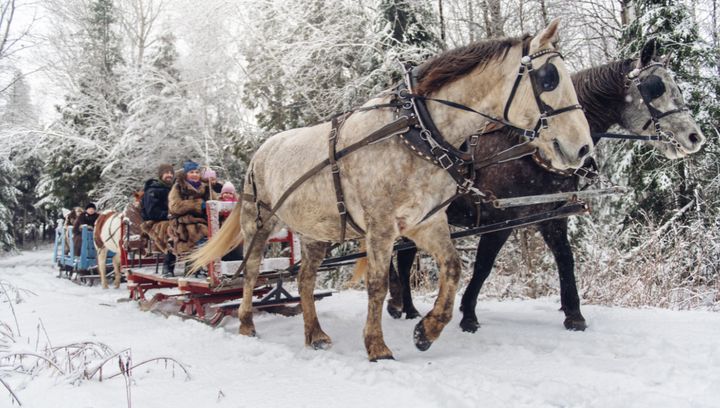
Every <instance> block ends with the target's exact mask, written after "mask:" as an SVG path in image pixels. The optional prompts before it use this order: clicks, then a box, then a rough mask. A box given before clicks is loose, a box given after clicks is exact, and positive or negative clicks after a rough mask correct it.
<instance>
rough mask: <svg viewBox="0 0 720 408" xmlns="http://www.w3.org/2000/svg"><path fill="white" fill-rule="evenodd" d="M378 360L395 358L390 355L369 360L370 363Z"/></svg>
mask: <svg viewBox="0 0 720 408" xmlns="http://www.w3.org/2000/svg"><path fill="white" fill-rule="evenodd" d="M379 360H395V357H393V355H392V354H387V355H384V356H377V357H373V358H371V359H370V362H371V363H377V362H378V361H379Z"/></svg>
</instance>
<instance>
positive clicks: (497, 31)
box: [483, 0, 505, 38]
mask: <svg viewBox="0 0 720 408" xmlns="http://www.w3.org/2000/svg"><path fill="white" fill-rule="evenodd" d="M483 6H484V7H483V20H484V22H485V34H486V35H487V37H488V38H496V37H504V36H505V32H504V30H503V25H504V19H503V16H502V9H501V8H500V6H501V4H500V0H485V1H483Z"/></svg>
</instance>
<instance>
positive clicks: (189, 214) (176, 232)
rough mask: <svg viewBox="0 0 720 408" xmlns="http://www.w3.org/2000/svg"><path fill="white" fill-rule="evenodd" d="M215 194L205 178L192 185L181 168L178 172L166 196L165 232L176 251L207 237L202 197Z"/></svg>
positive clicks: (188, 248) (190, 248) (209, 197)
mask: <svg viewBox="0 0 720 408" xmlns="http://www.w3.org/2000/svg"><path fill="white" fill-rule="evenodd" d="M215 198H216V197H215V192H214V191H213V190H212V189H211V188H209V187H208V184H207V183H206V182H201V183H200V186H199V187H198V188H195V187H193V186H192V185H191V184H190V183H189V182H188V181H187V179H186V178H185V174H184V173H183V172H179V173H178V176H177V179H176V181H175V184H173V187H172V189H171V190H170V195H169V196H168V209H169V211H170V220H169V221H168V222H169V226H168V228H167V234H168V236H169V238H170V245H171V247H172V251H173V253H174V254H175V255H182V254H184V253H187V252H189V251H191V250H192V249H193V248H194V247H195V244H196V243H197V242H198V241H200V240H201V239H203V238H205V237H207V234H208V229H207V218H206V215H205V210H204V209H203V208H202V206H203V203H204V202H205V201H207V200H214V199H215Z"/></svg>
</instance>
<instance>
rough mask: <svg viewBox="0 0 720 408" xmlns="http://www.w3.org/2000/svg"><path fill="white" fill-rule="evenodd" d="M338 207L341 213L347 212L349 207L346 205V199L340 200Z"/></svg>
mask: <svg viewBox="0 0 720 408" xmlns="http://www.w3.org/2000/svg"><path fill="white" fill-rule="evenodd" d="M336 204H337V209H338V212H339V213H340V215H345V214H347V207H346V206H345V201H338V202H337V203H336Z"/></svg>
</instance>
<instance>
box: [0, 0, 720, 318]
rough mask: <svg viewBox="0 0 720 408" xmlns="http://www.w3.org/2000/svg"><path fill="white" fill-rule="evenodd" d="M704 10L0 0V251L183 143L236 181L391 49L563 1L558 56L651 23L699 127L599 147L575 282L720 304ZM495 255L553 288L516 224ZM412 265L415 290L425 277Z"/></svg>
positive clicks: (710, 43)
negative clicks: (695, 133)
mask: <svg viewBox="0 0 720 408" xmlns="http://www.w3.org/2000/svg"><path fill="white" fill-rule="evenodd" d="M717 7H718V5H717V1H716V0H684V1H668V0H638V1H630V0H574V1H568V0H565V1H560V0H484V1H479V0H434V1H421V0H327V1H323V0H261V1H256V0H253V1H249V0H238V1H221V0H203V1H200V2H198V1H194V0H1V1H0V253H2V252H12V251H15V250H17V249H21V248H28V247H32V246H36V245H38V243H39V242H41V241H42V240H43V238H45V239H47V238H50V237H52V236H53V234H54V232H53V229H54V225H55V220H56V219H57V218H59V217H61V216H62V211H63V209H69V208H71V207H73V206H77V205H80V206H83V205H84V204H85V203H87V202H89V201H94V202H97V203H98V204H99V206H100V207H101V208H104V209H107V208H121V207H122V206H124V204H126V203H127V201H128V200H129V197H130V194H131V193H132V192H133V191H135V190H138V189H140V188H141V186H142V183H143V181H144V180H145V179H147V178H150V177H153V176H154V172H155V168H156V166H157V165H158V164H160V163H162V162H170V163H173V164H175V165H176V166H179V164H180V163H181V162H182V161H183V160H185V159H193V160H196V161H198V162H200V163H202V164H203V165H207V166H211V167H212V168H214V169H216V170H218V172H219V174H220V178H221V179H225V180H231V181H233V182H235V184H236V185H237V186H239V185H241V184H242V183H241V180H242V177H243V175H244V171H245V168H246V165H247V163H248V161H249V159H250V157H251V156H252V153H253V152H254V150H255V149H256V148H257V146H258V145H259V144H260V143H262V141H263V140H264V139H265V138H267V137H268V136H269V135H271V134H273V133H276V132H278V131H281V130H284V129H288V128H292V127H298V126H304V125H310V124H314V123H317V122H320V121H322V120H324V119H327V118H328V117H330V116H332V115H333V114H335V113H338V112H342V111H344V110H347V109H350V108H352V107H355V106H357V105H359V104H361V103H363V102H364V101H365V100H366V99H368V97H370V96H372V95H373V94H375V93H377V92H379V91H381V90H382V89H385V88H387V87H389V86H390V85H391V84H392V83H393V82H394V81H396V80H397V79H398V78H399V67H400V64H401V63H403V62H411V63H420V62H422V61H423V60H425V59H426V58H428V57H429V56H432V55H435V54H437V53H439V52H442V51H443V50H446V49H451V48H454V47H458V46H462V45H466V44H468V43H470V42H472V41H477V40H482V39H484V38H493V37H500V36H516V35H520V34H522V33H525V32H529V33H535V32H537V31H538V30H539V29H541V28H542V27H544V26H545V25H546V24H547V23H548V22H549V21H550V20H551V19H552V18H555V17H562V28H561V41H560V47H561V49H562V52H563V54H564V56H565V58H566V62H567V64H568V66H569V67H570V69H571V70H573V71H579V70H581V69H584V68H588V67H591V66H595V65H600V64H604V63H606V62H609V61H612V60H616V59H619V58H624V57H631V56H635V55H636V54H637V52H638V50H639V48H640V47H641V46H642V44H643V43H644V42H645V41H646V40H647V39H649V38H657V39H658V40H660V42H661V44H663V47H662V49H661V53H662V54H665V55H668V56H669V58H670V67H671V68H672V70H673V71H674V73H675V75H676V80H677V82H678V83H679V84H680V86H681V88H682V90H683V92H684V96H685V99H686V101H687V103H688V106H689V107H690V109H691V110H692V112H693V114H694V115H695V118H696V119H697V120H698V122H699V123H700V124H701V126H702V129H703V131H704V133H705V135H706V137H707V139H708V142H707V144H706V145H705V146H704V147H703V150H702V151H701V152H700V153H697V154H695V155H692V156H690V157H688V158H686V159H683V160H675V161H669V160H666V159H664V158H663V157H661V156H660V155H658V154H657V153H654V151H653V150H652V149H651V148H650V147H649V146H647V145H643V144H640V143H632V142H616V141H611V142H608V141H604V142H602V143H601V144H600V145H599V146H598V152H597V157H598V159H599V161H600V163H601V167H602V171H603V173H604V174H605V176H606V177H607V178H608V179H610V180H611V181H612V182H614V183H616V184H620V185H627V186H630V187H632V188H633V189H634V191H633V193H632V194H628V195H626V196H624V197H621V198H616V199H612V200H609V199H605V200H602V201H596V202H594V203H593V204H594V212H593V214H592V215H591V216H588V217H581V218H576V219H573V220H572V221H571V227H572V228H571V230H572V241H573V244H574V249H575V258H576V265H577V271H576V272H577V275H578V285H579V287H580V291H581V296H582V297H583V299H584V300H585V301H586V302H595V303H602V304H620V305H634V306H639V305H654V306H661V307H672V308H681V309H685V308H709V309H714V310H717V309H720V294H719V293H720V275H719V272H718V269H719V267H720V239H718V238H720V237H719V235H720V234H718V227H719V226H720V211H719V210H720V205H719V200H720V162H719V161H718V160H717V157H718V152H719V147H720V146H719V140H718V137H717V136H718V131H717V123H718V119H719V118H720V103H719V102H718V97H717V96H718V93H719V92H720V79H719V74H720V52H719V50H720V39H719V38H718V10H717ZM474 243H475V242H474V241H472V242H464V243H461V244H460V246H461V247H472V246H473V245H474ZM465 258H466V260H467V262H468V264H470V263H471V262H472V261H473V260H474V256H472V253H468V254H466V256H465ZM469 266H470V265H468V267H469ZM496 268H497V276H496V277H495V278H493V279H490V280H489V281H488V283H487V285H486V288H485V289H484V295H483V296H494V297H537V296H546V295H552V294H557V288H558V287H559V285H558V282H557V276H556V272H555V266H554V259H553V257H552V255H551V254H550V253H549V252H548V251H546V249H545V247H544V243H543V242H542V239H541V238H540V237H539V235H538V234H537V233H536V232H535V231H534V230H533V229H532V228H530V229H523V230H518V231H516V232H515V233H514V235H513V238H512V239H511V241H510V242H509V244H508V245H506V247H505V249H504V250H503V252H502V253H501V256H500V257H499V259H498V262H497V264H496ZM420 270H425V271H430V272H433V271H434V267H433V266H429V265H426V264H422V265H421V267H420ZM417 276H418V278H417V279H426V280H427V279H429V283H430V285H429V286H430V287H432V278H426V277H425V278H419V277H420V276H427V275H423V274H417ZM430 276H432V273H431V274H430ZM342 280H343V279H342V277H340V278H338V277H334V278H331V279H328V280H327V281H326V284H328V285H337V284H339V282H341V281H342Z"/></svg>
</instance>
